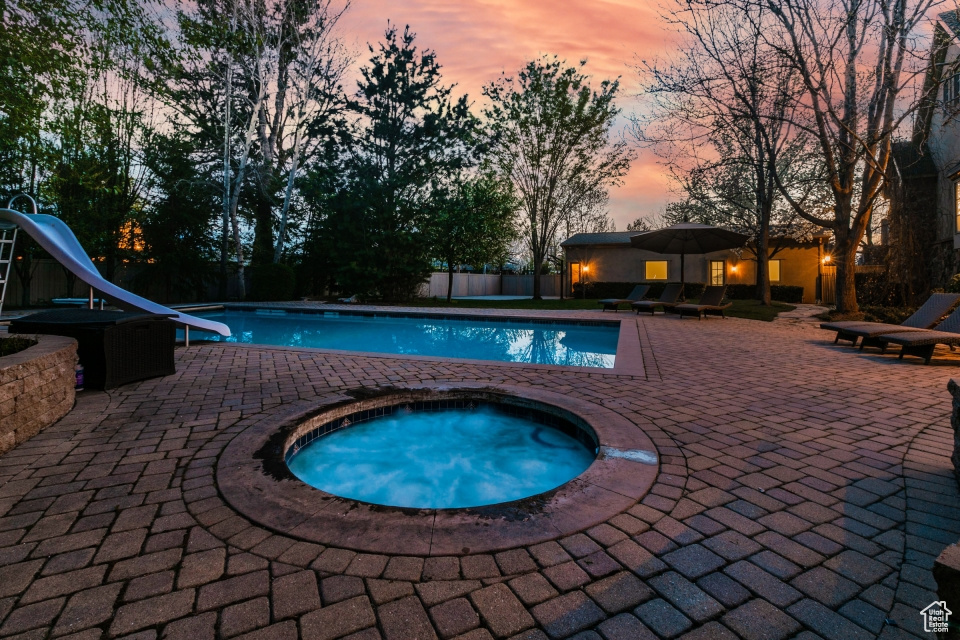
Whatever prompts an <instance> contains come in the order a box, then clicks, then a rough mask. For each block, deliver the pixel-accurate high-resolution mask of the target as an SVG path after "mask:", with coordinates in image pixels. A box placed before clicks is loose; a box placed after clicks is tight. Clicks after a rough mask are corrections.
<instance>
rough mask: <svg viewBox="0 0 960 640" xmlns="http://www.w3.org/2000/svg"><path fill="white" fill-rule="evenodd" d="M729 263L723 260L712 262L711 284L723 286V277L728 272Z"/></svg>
mask: <svg viewBox="0 0 960 640" xmlns="http://www.w3.org/2000/svg"><path fill="white" fill-rule="evenodd" d="M726 266H727V263H726V262H724V261H723V260H711V261H710V284H711V285H713V286H715V287H718V286H721V285H722V284H723V276H724V273H725V272H726Z"/></svg>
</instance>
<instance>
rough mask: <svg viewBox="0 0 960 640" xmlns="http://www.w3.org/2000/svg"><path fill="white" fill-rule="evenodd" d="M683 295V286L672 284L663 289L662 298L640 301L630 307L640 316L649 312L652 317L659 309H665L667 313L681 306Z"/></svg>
mask: <svg viewBox="0 0 960 640" xmlns="http://www.w3.org/2000/svg"><path fill="white" fill-rule="evenodd" d="M682 295H683V285H682V284H680V283H677V282H671V283H669V284H668V285H667V286H666V287H664V288H663V293H661V294H660V297H659V298H657V299H656V300H640V301H639V302H634V303H633V304H631V305H630V306H631V307H633V309H634V310H636V312H637V315H640V312H641V311H649V312H650V315H653V314H654V313H655V312H656V310H657V307H663V310H664V311H665V312H666V311H669V310H670V309H673V308H674V307H676V306H677V305H678V304H680V296H682Z"/></svg>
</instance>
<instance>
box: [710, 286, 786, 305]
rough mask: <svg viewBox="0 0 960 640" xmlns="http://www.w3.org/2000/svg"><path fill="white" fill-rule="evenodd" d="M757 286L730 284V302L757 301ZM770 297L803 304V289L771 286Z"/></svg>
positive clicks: (728, 290) (728, 294)
mask: <svg viewBox="0 0 960 640" xmlns="http://www.w3.org/2000/svg"><path fill="white" fill-rule="evenodd" d="M756 297H757V285H755V284H728V285H727V298H728V299H730V300H755V299H756ZM770 297H771V298H773V299H774V300H777V301H779V302H788V303H790V304H798V303H801V302H803V287H795V286H791V285H785V284H773V285H770Z"/></svg>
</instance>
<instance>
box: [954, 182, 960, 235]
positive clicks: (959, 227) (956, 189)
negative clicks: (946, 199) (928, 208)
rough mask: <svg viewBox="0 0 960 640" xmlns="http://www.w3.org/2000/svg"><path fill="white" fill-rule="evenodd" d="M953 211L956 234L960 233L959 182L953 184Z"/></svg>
mask: <svg viewBox="0 0 960 640" xmlns="http://www.w3.org/2000/svg"><path fill="white" fill-rule="evenodd" d="M953 210H954V211H955V212H956V214H957V233H960V182H955V183H954V184H953Z"/></svg>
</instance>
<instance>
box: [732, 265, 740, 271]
mask: <svg viewBox="0 0 960 640" xmlns="http://www.w3.org/2000/svg"><path fill="white" fill-rule="evenodd" d="M739 268H740V266H739V265H736V264H732V265H730V272H731V273H736V272H737V269H739Z"/></svg>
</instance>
